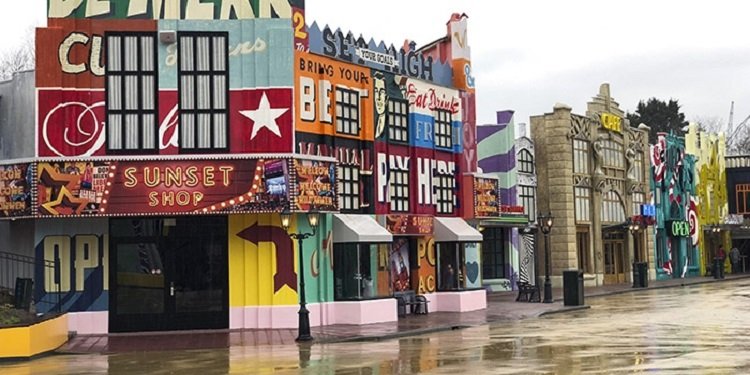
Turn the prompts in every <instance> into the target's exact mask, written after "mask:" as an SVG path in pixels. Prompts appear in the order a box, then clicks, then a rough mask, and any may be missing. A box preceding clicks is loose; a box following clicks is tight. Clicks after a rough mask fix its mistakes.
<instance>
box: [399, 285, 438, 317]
mask: <svg viewBox="0 0 750 375" xmlns="http://www.w3.org/2000/svg"><path fill="white" fill-rule="evenodd" d="M393 297H394V298H396V302H397V308H398V316H406V314H407V313H410V314H420V315H424V314H427V313H428V309H427V304H428V303H430V301H428V300H427V298H425V296H423V295H421V294H416V293H415V292H414V291H413V290H405V291H403V292H395V293H393Z"/></svg>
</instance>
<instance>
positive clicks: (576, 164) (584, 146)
mask: <svg viewBox="0 0 750 375" xmlns="http://www.w3.org/2000/svg"><path fill="white" fill-rule="evenodd" d="M590 149H591V144H590V143H589V141H584V140H582V139H574V140H573V172H575V173H581V174H589V173H591V170H590V169H589V155H590V154H589V150H590Z"/></svg>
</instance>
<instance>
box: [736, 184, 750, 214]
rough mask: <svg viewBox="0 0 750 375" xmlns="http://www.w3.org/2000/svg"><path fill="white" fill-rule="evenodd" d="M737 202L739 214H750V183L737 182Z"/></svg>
mask: <svg viewBox="0 0 750 375" xmlns="http://www.w3.org/2000/svg"><path fill="white" fill-rule="evenodd" d="M735 191H736V192H735V194H736V204H737V212H736V213H738V214H750V204H748V198H750V184H737V185H735Z"/></svg>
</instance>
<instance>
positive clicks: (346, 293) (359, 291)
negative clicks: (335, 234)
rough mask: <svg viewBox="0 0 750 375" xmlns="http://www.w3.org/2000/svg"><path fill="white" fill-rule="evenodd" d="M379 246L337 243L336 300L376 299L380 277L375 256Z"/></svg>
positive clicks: (334, 269)
mask: <svg viewBox="0 0 750 375" xmlns="http://www.w3.org/2000/svg"><path fill="white" fill-rule="evenodd" d="M378 251H379V250H378V245H377V244H371V243H337V244H335V245H333V265H334V266H333V277H334V280H335V286H334V298H335V299H336V300H360V299H368V298H376V297H379V295H378V287H377V286H378V284H377V277H378V276H381V277H383V276H384V277H387V275H388V273H387V272H383V273H382V274H381V275H378V272H377V268H376V266H377V264H376V259H377V258H375V256H376V255H379V254H378Z"/></svg>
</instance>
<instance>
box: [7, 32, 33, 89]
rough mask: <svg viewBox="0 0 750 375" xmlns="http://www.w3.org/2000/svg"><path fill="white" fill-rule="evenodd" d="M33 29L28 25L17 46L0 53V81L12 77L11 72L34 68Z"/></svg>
mask: <svg viewBox="0 0 750 375" xmlns="http://www.w3.org/2000/svg"><path fill="white" fill-rule="evenodd" d="M34 30H35V29H34V27H29V28H28V29H27V32H26V37H24V39H23V41H22V42H21V43H20V44H19V45H18V46H16V47H15V48H13V49H10V50H8V51H5V52H4V53H2V54H0V81H4V80H8V79H11V78H13V74H15V73H17V72H20V71H24V70H29V69H34V62H35V61H36V53H35V46H34V35H35V31H34Z"/></svg>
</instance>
